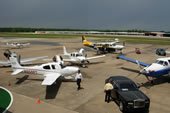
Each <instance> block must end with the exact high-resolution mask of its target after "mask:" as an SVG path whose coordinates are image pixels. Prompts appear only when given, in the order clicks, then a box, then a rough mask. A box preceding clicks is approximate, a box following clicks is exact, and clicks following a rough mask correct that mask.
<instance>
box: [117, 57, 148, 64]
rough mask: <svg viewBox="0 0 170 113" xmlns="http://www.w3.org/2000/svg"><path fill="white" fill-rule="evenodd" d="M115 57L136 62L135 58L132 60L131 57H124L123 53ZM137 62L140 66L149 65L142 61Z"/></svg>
mask: <svg viewBox="0 0 170 113" xmlns="http://www.w3.org/2000/svg"><path fill="white" fill-rule="evenodd" d="M117 58H121V59H123V60H127V61H130V62H132V63H136V64H137V62H136V60H133V59H130V58H127V57H124V55H120V56H118V57H117ZM138 62H139V61H138ZM139 64H140V65H142V66H144V67H147V66H149V65H150V64H145V63H143V62H139Z"/></svg>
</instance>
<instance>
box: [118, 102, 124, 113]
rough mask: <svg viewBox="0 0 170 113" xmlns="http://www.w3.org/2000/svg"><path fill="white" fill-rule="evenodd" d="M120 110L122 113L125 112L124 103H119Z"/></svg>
mask: <svg viewBox="0 0 170 113" xmlns="http://www.w3.org/2000/svg"><path fill="white" fill-rule="evenodd" d="M119 109H120V111H122V112H123V111H124V109H123V103H122V101H120V103H119Z"/></svg>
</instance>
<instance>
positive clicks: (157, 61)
mask: <svg viewBox="0 0 170 113" xmlns="http://www.w3.org/2000/svg"><path fill="white" fill-rule="evenodd" d="M155 63H157V64H160V65H163V66H167V65H168V62H166V61H162V60H156V62H155Z"/></svg>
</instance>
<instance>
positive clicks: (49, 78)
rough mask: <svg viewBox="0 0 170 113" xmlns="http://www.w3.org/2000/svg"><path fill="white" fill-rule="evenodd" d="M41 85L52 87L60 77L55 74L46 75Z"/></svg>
mask: <svg viewBox="0 0 170 113" xmlns="http://www.w3.org/2000/svg"><path fill="white" fill-rule="evenodd" d="M44 76H46V77H45V78H44V80H43V82H42V84H41V85H52V84H53V83H54V82H55V81H56V80H57V79H58V78H59V77H60V76H61V75H60V74H57V73H51V74H46V75H44Z"/></svg>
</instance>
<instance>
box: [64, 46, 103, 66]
mask: <svg viewBox="0 0 170 113" xmlns="http://www.w3.org/2000/svg"><path fill="white" fill-rule="evenodd" d="M63 51H64V56H68V57H69V59H63V61H67V62H71V63H78V64H84V63H85V62H87V63H90V62H89V60H91V59H96V58H101V57H105V55H101V56H94V57H86V56H87V55H84V49H83V48H81V49H80V51H79V52H72V53H68V52H67V50H66V48H65V46H63Z"/></svg>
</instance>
